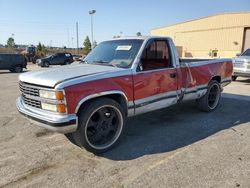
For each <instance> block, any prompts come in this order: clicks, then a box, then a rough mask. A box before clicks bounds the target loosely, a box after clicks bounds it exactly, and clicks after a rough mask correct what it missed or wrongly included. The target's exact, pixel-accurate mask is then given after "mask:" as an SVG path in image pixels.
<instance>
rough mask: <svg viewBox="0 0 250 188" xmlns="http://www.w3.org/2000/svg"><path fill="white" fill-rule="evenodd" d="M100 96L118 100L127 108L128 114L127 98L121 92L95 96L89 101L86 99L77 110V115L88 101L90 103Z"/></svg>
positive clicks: (126, 112)
mask: <svg viewBox="0 0 250 188" xmlns="http://www.w3.org/2000/svg"><path fill="white" fill-rule="evenodd" d="M100 98H110V99H113V100H114V101H116V102H117V103H118V104H120V105H121V107H122V108H123V109H124V110H125V114H126V115H127V114H128V106H127V100H126V99H125V97H124V96H123V95H121V94H108V95H102V96H100V97H95V98H91V99H89V100H87V101H84V102H83V103H82V104H81V106H80V107H79V109H78V111H77V115H78V113H79V112H80V110H81V109H82V108H83V107H84V104H86V103H90V102H91V101H93V100H96V99H100Z"/></svg>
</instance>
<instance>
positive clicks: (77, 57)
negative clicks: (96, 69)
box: [73, 55, 82, 61]
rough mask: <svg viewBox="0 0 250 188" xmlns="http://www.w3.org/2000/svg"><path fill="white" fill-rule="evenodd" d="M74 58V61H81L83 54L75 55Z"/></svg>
mask: <svg viewBox="0 0 250 188" xmlns="http://www.w3.org/2000/svg"><path fill="white" fill-rule="evenodd" d="M73 59H74V61H81V60H82V56H81V55H73Z"/></svg>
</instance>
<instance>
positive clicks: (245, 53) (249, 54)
mask: <svg viewBox="0 0 250 188" xmlns="http://www.w3.org/2000/svg"><path fill="white" fill-rule="evenodd" d="M241 56H250V49H247V50H246V51H245V52H243V54H241Z"/></svg>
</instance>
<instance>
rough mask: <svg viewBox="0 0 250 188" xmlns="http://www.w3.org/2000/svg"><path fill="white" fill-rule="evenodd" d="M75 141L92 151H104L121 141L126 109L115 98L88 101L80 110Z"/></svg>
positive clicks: (74, 136) (74, 134) (74, 135)
mask: <svg viewBox="0 0 250 188" xmlns="http://www.w3.org/2000/svg"><path fill="white" fill-rule="evenodd" d="M78 118H79V119H78V129H77V131H76V132H74V133H72V135H73V139H74V141H75V143H76V144H77V145H78V146H80V147H84V148H86V149H87V150H88V151H90V152H92V153H96V154H98V153H103V152H106V151H107V150H110V149H111V148H113V147H114V146H115V145H116V144H117V143H118V141H119V139H120V137H121V135H122V131H123V126H124V122H125V113H124V109H123V108H122V107H121V106H120V105H119V104H118V103H117V102H116V101H114V100H112V99H109V98H100V99H97V100H94V101H91V102H89V103H87V104H86V105H85V106H84V107H83V108H82V109H81V110H80V112H79V115H78Z"/></svg>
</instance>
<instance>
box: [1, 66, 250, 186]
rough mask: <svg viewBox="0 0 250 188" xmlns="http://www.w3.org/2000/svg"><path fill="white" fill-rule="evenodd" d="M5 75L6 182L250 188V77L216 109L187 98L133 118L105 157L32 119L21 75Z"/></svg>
mask: <svg viewBox="0 0 250 188" xmlns="http://www.w3.org/2000/svg"><path fill="white" fill-rule="evenodd" d="M67 66H71V65H67ZM28 68H29V71H30V70H34V69H40V68H38V67H37V66H35V65H29V67H28ZM0 79H1V84H0V109H1V113H0V177H1V178H0V187H32V188H33V187H41V186H44V187H48V186H51V187H62V186H63V187H250V178H249V177H250V144H249V143H250V79H243V78H239V79H238V80H237V81H236V82H233V83H232V84H230V85H229V86H227V87H226V88H225V90H224V92H223V97H222V100H221V104H220V106H219V107H218V109H217V110H216V111H215V112H213V113H204V112H200V111H199V110H198V109H197V108H196V105H195V103H194V102H187V103H183V104H179V105H176V106H174V107H170V108H167V109H163V110H159V111H155V112H153V113H148V114H144V115H140V116H137V117H134V118H130V119H128V121H127V127H126V130H125V134H124V136H123V138H122V140H121V143H120V144H119V145H118V146H117V147H116V148H114V149H113V150H111V151H109V152H107V153H105V154H103V155H101V156H95V155H93V154H91V153H89V152H87V151H85V150H84V149H80V148H78V147H77V146H75V145H73V144H72V143H70V142H69V141H68V140H67V139H66V137H65V136H64V135H61V134H58V133H52V132H48V131H46V130H44V129H42V128H39V127H38V126H36V125H33V124H32V123H30V122H29V121H28V120H27V119H25V118H24V117H23V116H21V115H20V114H19V113H18V112H17V110H16V106H15V99H16V98H17V96H18V95H19V90H18V74H16V73H9V72H8V71H0Z"/></svg>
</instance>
